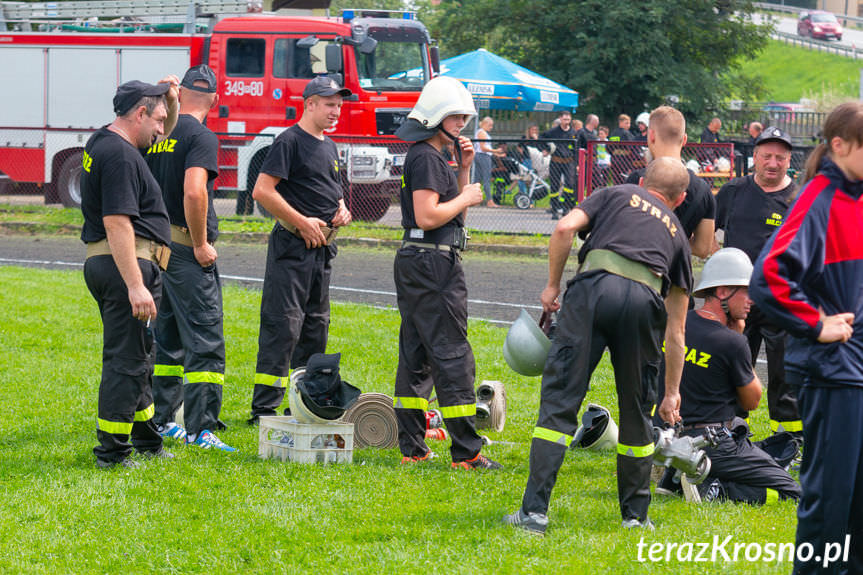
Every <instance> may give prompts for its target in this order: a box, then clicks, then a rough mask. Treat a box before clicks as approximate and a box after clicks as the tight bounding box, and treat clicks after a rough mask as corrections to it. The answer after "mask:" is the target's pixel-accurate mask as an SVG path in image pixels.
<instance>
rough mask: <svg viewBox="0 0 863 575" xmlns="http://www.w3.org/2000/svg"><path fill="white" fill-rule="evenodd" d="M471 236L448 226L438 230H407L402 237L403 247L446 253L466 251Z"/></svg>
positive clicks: (464, 231)
mask: <svg viewBox="0 0 863 575" xmlns="http://www.w3.org/2000/svg"><path fill="white" fill-rule="evenodd" d="M469 239H470V234H468V232H467V230H466V229H464V228H461V227H458V226H447V227H445V228H438V229H436V230H423V229H420V228H407V229H406V230H405V233H404V235H403V236H402V240H403V241H402V247H403V248H407V247H415V248H426V249H436V250H441V251H445V252H449V251H452V250H464V249H466V248H467V241H468V240H469Z"/></svg>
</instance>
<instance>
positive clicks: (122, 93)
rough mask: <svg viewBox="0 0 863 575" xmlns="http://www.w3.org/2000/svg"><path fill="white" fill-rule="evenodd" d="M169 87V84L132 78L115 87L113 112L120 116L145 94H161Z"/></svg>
mask: <svg viewBox="0 0 863 575" xmlns="http://www.w3.org/2000/svg"><path fill="white" fill-rule="evenodd" d="M170 89H171V85H170V84H148V83H146V82H139V81H138V80H132V81H130V82H126V83H125V84H120V86H118V87H117V93H116V94H114V113H115V114H117V115H118V116H122V115H123V114H125V113H126V112H128V111H129V110H131V109H132V107H133V106H134V105H135V104H137V103H138V102H139V101H140V100H141V98H143V97H145V96H162V95H163V94H166V93H167V92H168V90H170Z"/></svg>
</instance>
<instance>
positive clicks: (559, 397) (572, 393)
mask: <svg viewBox="0 0 863 575" xmlns="http://www.w3.org/2000/svg"><path fill="white" fill-rule="evenodd" d="M688 184H689V174H688V173H687V171H686V168H684V167H683V164H681V163H680V161H679V160H676V159H673V158H659V159H657V160H654V161H653V162H652V163H651V164H650V166H649V167H648V169H647V173H646V174H645V181H644V186H645V188H646V189H643V188H640V187H638V186H634V185H631V184H623V185H620V186H614V187H611V188H606V189H604V190H601V191H599V192H597V193H595V194H592V195H591V196H589V197H588V198H587V199H585V200H584V201H583V202H581V203H580V204H579V206H578V207H577V208H576V209H574V210H573V211H572V212H570V213H569V215H567V216H566V217H565V218H563V219H561V221H560V223H558V224H557V227H556V228H555V230H554V233H553V234H552V237H551V241H550V243H549V250H548V253H549V278H548V285H547V286H546V288H545V290H543V292H542V296H541V301H542V306H543V309H544V310H545V311H546V312H549V313H551V312H556V311H559V315H558V321H557V329H556V330H555V333H554V339H553V341H552V344H551V349H550V350H549V354H548V359H547V360H546V363H545V369H544V371H543V374H542V391H541V395H540V408H539V419H538V421H537V424H536V428H535V429H534V432H533V440H532V441H531V449H530V476H529V478H528V481H527V487H526V488H525V491H524V497H523V499H522V504H521V507H520V508H519V509H518V510H517V511H516V512H515V513H512V514H511V515H507V516H506V517H504V522H506V523H508V524H511V525H514V526H516V527H519V528H522V529H526V530H528V531H531V532H533V533H536V534H543V533H544V532H545V529H546V527H547V525H548V517H547V515H546V511H547V509H548V504H549V500H550V498H551V491H552V489H553V488H554V484H555V481H556V479H557V473H558V470H559V469H560V466H561V464H562V463H563V458H564V455H565V454H566V449H567V446H568V445H569V444H570V443H571V442H572V439H573V434H575V432H576V429H577V428H578V411H579V409H580V407H581V402H582V401H583V399H584V396H585V394H586V393H587V388H588V382H589V381H590V376H591V374H592V373H593V370H594V369H595V368H596V366H597V364H598V363H599V360H600V358H601V356H602V353H603V351H604V349H605V348H606V346H607V347H608V348H609V350H610V352H611V362H612V365H613V367H614V380H615V385H616V387H617V400H618V405H619V409H620V415H619V419H620V429H619V434H618V443H617V491H618V498H619V502H620V511H621V515H622V517H623V526H624V527H627V528H629V527H645V528H651V527H652V523H651V522H650V520H649V519H648V517H647V509H648V506H649V505H650V470H651V467H652V464H653V446H654V443H653V426H652V424H651V420H650V416H651V413H652V412H653V410H654V408H655V405H654V400H655V398H656V387H657V384H658V379H659V368H660V363H661V360H662V355H661V354H662V351H661V349H662V348H661V346H662V338H663V332H664V333H665V354H666V365H667V366H668V369H667V373H666V378H665V399H664V400H663V403H662V405H661V406H660V414H661V415H662V417H663V419H664V420H665V421H668V422H670V423H674V422H676V421H677V420H679V418H680V416H679V413H678V409H679V405H680V394H679V391H678V386H679V383H680V374H681V372H682V370H683V359H684V321H685V317H686V308H687V304H688V301H689V298H688V295H687V294H688V293H689V291H690V290H691V288H692V268H691V266H690V262H689V259H690V252H689V243H688V241H687V237H686V235H685V233H684V232H683V230H682V229H681V227H680V222H679V221H678V220H677V217H676V216H675V215H674V212H673V211H672V210H673V209H674V207H675V206H676V205H678V204H679V203H680V202H681V201H683V197H684V195H685V192H684V191H685V190H686V186H687V185H688ZM579 232H589V235H588V236H587V238H586V241H585V243H584V245H583V246H582V248H581V251H580V252H579V254H578V259H579V264H580V265H579V272H578V274H577V275H576V276H575V278H573V279H572V280H570V281H569V282H568V284H567V289H566V293H565V295H564V298H563V303H562V305H561V304H560V303H558V295H559V294H560V280H561V276H562V275H563V270H564V267H565V265H566V260H567V258H568V256H569V251H570V249H571V248H572V242H573V239H574V236H575V234H576V233H579ZM663 298H664V299H665V302H664V305H663Z"/></svg>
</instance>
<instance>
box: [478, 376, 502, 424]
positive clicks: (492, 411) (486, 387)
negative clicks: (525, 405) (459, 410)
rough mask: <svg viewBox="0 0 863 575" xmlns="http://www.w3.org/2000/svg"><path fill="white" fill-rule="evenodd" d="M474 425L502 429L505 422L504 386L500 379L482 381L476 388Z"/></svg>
mask: <svg viewBox="0 0 863 575" xmlns="http://www.w3.org/2000/svg"><path fill="white" fill-rule="evenodd" d="M476 408H477V409H476V427H477V429H493V430H494V431H503V426H504V425H505V424H506V388H504V385H503V383H502V382H500V381H483V382H482V383H481V384H479V386H478V387H477V389H476Z"/></svg>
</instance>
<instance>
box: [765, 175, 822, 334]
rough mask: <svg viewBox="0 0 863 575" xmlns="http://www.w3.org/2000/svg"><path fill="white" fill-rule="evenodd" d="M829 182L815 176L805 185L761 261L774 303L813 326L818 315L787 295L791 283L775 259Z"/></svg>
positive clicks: (782, 251)
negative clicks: (765, 256)
mask: <svg viewBox="0 0 863 575" xmlns="http://www.w3.org/2000/svg"><path fill="white" fill-rule="evenodd" d="M829 185H830V180H829V179H828V178H827V177H826V176H824V175H818V176H816V177H815V179H813V180H812V182H811V183H810V184H809V185H808V186H806V189H805V190H804V191H803V194H802V195H801V196H800V197H799V198H798V199H797V202H796V203H795V204H794V207H792V208H791V212H790V213H789V214H788V216H787V217H786V219H785V224H784V225H783V226H782V227H781V228H779V230H778V231H777V233H776V237H775V239H774V241H773V245H772V246H771V247H770V253H769V255H768V256H767V258H766V259H765V261H764V279H765V280H766V281H767V286H768V288H769V289H770V293H771V294H772V295H773V297H774V298H775V299H776V302H777V303H778V304H780V305H781V306H782V307H784V308H785V309H786V310H788V312H789V313H791V314H794V315H795V316H796V317H798V318H800V319H801V320H802V321H804V322H806V324H807V325H809V326H810V327H815V324H817V323H818V321H819V319H820V316H821V314H820V313H819V312H818V310H817V309H815V308H814V307H812V306H811V305H809V304H808V303H806V302H805V301H800V300H795V299H792V298H791V285H790V284H789V283H788V281H787V280H786V278H785V277H783V276H782V275H781V274H780V273H779V260H778V259H777V258H778V257H779V256H781V255H782V254H783V253H784V252H785V250H787V249H788V246H790V245H791V242H792V241H793V240H794V237H795V236H796V235H797V232H798V231H799V230H800V225H801V224H802V223H803V220H804V219H805V218H806V212H808V211H809V208H810V207H811V206H812V204H813V203H814V202H815V200H816V199H817V198H818V195H819V194H820V193H821V192H822V191H823V190H824V189H825V188H826V187H827V186H829ZM831 215H832V209H831ZM828 227H829V226H828Z"/></svg>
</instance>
